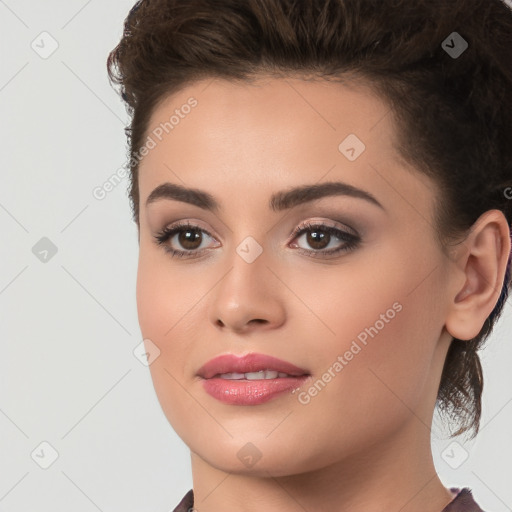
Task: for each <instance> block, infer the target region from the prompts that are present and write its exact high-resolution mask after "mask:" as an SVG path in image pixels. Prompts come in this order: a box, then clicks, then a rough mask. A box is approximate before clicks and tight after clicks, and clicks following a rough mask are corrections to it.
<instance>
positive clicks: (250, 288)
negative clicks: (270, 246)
mask: <svg viewBox="0 0 512 512" xmlns="http://www.w3.org/2000/svg"><path fill="white" fill-rule="evenodd" d="M230 262H232V266H231V268H230V270H229V271H228V272H227V273H226V274H225V276H224V277H223V278H222V279H221V281H220V282H219V283H218V284H217V286H216V287H215V288H214V289H213V290H212V293H211V297H210V304H209V309H208V311H209V312H208V314H209V321H210V322H212V324H213V325H214V326H215V328H217V329H221V330H227V331H233V332H237V333H245V332H249V331H252V330H254V329H264V330H267V329H275V328H277V327H279V326H281V325H282V324H283V323H284V322H285V320H286V310H285V305H284V297H283V295H284V293H285V292H284V289H283V288H284V287H283V285H282V284H281V283H280V281H279V279H277V277H276V276H275V271H274V272H273V271H271V270H270V268H269V267H268V266H267V261H266V258H265V257H264V256H263V254H262V255H260V256H259V257H258V258H256V259H255V260H254V261H252V262H251V263H248V262H247V261H246V260H244V259H243V258H242V257H240V256H239V255H238V254H235V255H234V257H233V258H232V259H231V260H230Z"/></svg>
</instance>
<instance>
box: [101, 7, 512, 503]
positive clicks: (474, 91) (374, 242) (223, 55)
mask: <svg viewBox="0 0 512 512" xmlns="http://www.w3.org/2000/svg"><path fill="white" fill-rule="evenodd" d="M511 47H512V12H511V10H510V9H509V8H508V7H507V6H506V4H505V3H503V2H502V1H501V0H479V1H478V0H458V1H457V2H432V1H431V0H429V1H422V0H406V1H405V0H404V1H400V0H389V1H369V0H368V1H361V0H301V1H297V0H295V1H294V0H247V1H243V2H242V1H240V0H187V1H185V0H143V1H140V2H137V3H136V4H135V6H134V7H133V9H132V10H131V12H130V13H129V15H128V17H127V19H126V21H125V28H124V34H123V37H122V39H121V41H120V43H119V45H118V46H117V47H116V48H115V49H114V50H113V51H112V52H111V54H110V55H109V59H108V69H109V76H110V78H111V80H112V81H114V82H115V83H117V84H119V85H121V93H122V97H123V99H124V101H125V102H126V105H127V107H128V111H129V113H130V114H131V115H132V122H131V126H130V127H129V129H128V130H127V134H128V136H129V142H130V171H131V188H130V198H131V203H132V208H133V215H134V221H135V222H136V223H137V226H138V230H139V245H140V255H139V267H138V279H137V305H138V316H139V323H140V327H141V332H142V334H143V337H144V338H145V346H146V349H147V355H148V361H149V363H150V371H151V375H152V379H153V383H154V387H155V390H156V393H157V396H158V399H159V401H160V404H161V406H162V409H163V411H164V413H165V415H166V417H167V419H168V420H169V422H170V424H171V425H172V426H173V428H174V429H175V430H176V432H177V433H178V435H179V436H180V437H181V438H182V439H183V441H184V442H185V443H186V444H187V446H188V447H189V448H190V452H191V463H192V476H193V490H190V491H189V492H188V493H187V494H186V495H185V497H184V498H183V500H182V502H181V503H180V504H179V505H178V507H177V508H175V511H178V512H179V511H185V510H189V509H192V507H193V508H194V509H195V510H199V511H200V512H211V511H219V510H223V511H234V510H237V511H239V510H244V511H252V510H267V511H273V510H276V511H277V510H279V511H290V512H291V511H298V510H311V511H312V510H336V511H350V512H359V511H363V510H364V511H367V510H376V511H377V510H386V511H389V510H397V511H398V510H400V511H401V512H416V511H418V512H419V511H422V512H441V511H444V512H448V511H449V512H454V511H462V510H464V511H466V512H468V511H481V510H482V509H481V508H480V507H479V506H478V504H477V503H476V501H475V500H474V498H473V496H472V494H471V489H469V488H467V487H464V488H458V487H457V488H456V487H452V488H446V487H444V485H443V484H442V482H441V481H440V479H439V477H438V475H437V474H436V470H435V468H434V464H433V460H432V453H431V445H430V433H431V426H432V417H433V413H434V409H435V407H436V405H437V406H438V408H439V410H440V412H443V413H445V417H446V418H447V419H448V420H450V419H455V420H456V421H457V422H458V429H457V430H456V431H455V432H454V433H453V435H452V437H453V436H456V435H459V434H462V433H464V432H466V433H469V432H471V431H473V437H474V436H475V435H476V433H477V432H478V428H479V420H480V414H481V395H482V389H483V382H482V369H481V365H480V361H479V356H478V353H477V351H478V350H479V349H480V348H481V347H482V344H483V343H484V341H485V340H486V338H487V337H488V335H489V334H490V332H491V330H492V328H493V326H494V324H495V322H496V320H497V319H498V317H499V315H500V313H501V311H502V307H503V305H504V303H505V300H506V298H507V293H508V288H509V285H510V273H509V265H510V247H511V243H510V228H509V226H510V223H511V221H512V206H511V205H512V203H511V201H510V197H512V194H511V192H512V188H511V186H512V130H511V127H512V54H511ZM458 446H459V447H460V448H461V449H463V447H462V445H460V444H458Z"/></svg>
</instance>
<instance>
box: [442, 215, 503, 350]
mask: <svg viewBox="0 0 512 512" xmlns="http://www.w3.org/2000/svg"><path fill="white" fill-rule="evenodd" d="M510 246H511V242H510V228H509V225H508V222H507V219H506V217H505V216H504V215H503V212H501V211H500V210H488V211H487V212H485V213H483V214H482V215H481V216H480V217H479V218H478V219H477V221H476V222H475V223H474V224H473V226H472V228H471V231H470V234H469V235H468V237H467V238H466V239H465V240H464V241H463V242H462V243H461V246H460V247H459V248H458V252H459V255H458V256H457V262H456V266H457V271H456V272H454V274H453V276H454V277H453V282H454V286H453V299H450V304H449V310H448V315H447V318H446V323H445V325H446V329H447V330H448V332H449V333H450V334H451V335H452V336H453V337H454V338H458V339H460V340H470V339H472V338H474V337H475V336H477V335H478V333H479V332H480V330H481V329H482V326H483V325H484V322H485V320H486V319H487V317H488V316H489V315H490V314H491V312H492V310H493V309H494V306H495V305H496V303H497V302H498V299H499V297H500V294H501V289H502V286H503V281H504V278H505V272H506V269H507V262H508V257H509V254H510ZM461 281H462V282H463V285H462V286H461Z"/></svg>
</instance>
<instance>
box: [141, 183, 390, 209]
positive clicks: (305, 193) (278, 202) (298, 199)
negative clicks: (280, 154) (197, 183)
mask: <svg viewBox="0 0 512 512" xmlns="http://www.w3.org/2000/svg"><path fill="white" fill-rule="evenodd" d="M326 196H348V197H355V198H358V199H364V200H365V201H368V202H369V203H371V204H374V205H376V206H378V207H379V208H382V209H383V210H385V208H384V207H383V206H382V204H381V203H380V202H379V201H377V199H376V198H375V197H374V196H373V195H372V194H370V193H369V192H367V191H365V190H362V189H360V188H357V187H354V186H353V185H349V184H348V183H343V182H341V181H329V182H325V183H319V184H315V185H302V186H300V187H295V188H291V189H288V190H282V191H279V192H276V193H274V194H272V196H271V197H270V201H269V208H270V209H271V210H272V211H274V212H280V211H282V210H288V209H290V208H294V207H295V206H299V205H301V204H304V203H307V202H310V201H314V200H316V199H320V198H322V197H326ZM159 199H172V200H175V201H181V202H184V203H189V204H192V205H194V206H198V207H199V208H202V209H204V210H209V211H215V212H218V210H220V209H221V207H220V204H219V203H218V202H217V200H216V199H215V198H214V197H213V196H212V195H211V194H209V193H208V192H205V191H203V190H199V189H197V188H186V187H183V186H182V185H178V184H176V183H162V184H161V185H158V187H156V188H155V189H154V190H153V191H152V192H151V193H150V194H149V196H148V198H147V200H146V207H147V206H148V205H149V204H151V203H154V202H155V201H157V200H159Z"/></svg>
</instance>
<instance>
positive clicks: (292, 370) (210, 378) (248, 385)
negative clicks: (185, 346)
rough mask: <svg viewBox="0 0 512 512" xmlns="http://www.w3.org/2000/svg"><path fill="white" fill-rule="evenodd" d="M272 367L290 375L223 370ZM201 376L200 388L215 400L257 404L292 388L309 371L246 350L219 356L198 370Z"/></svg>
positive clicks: (308, 375) (305, 378)
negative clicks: (245, 376) (233, 376)
mask: <svg viewBox="0 0 512 512" xmlns="http://www.w3.org/2000/svg"><path fill="white" fill-rule="evenodd" d="M261 370H273V371H277V372H282V373H286V374H288V375H290V377H277V378H274V379H255V380H248V379H224V378H221V377H220V374H223V373H249V372H258V371H261ZM197 373H198V375H199V376H201V377H202V378H203V380H202V384H203V389H204V390H205V391H206V392H207V393H208V394H209V395H211V396H213V397H214V398H216V399H217V400H219V401H221V402H223V403H226V404H229V405H259V404H262V403H264V402H267V401H269V400H271V399H272V398H274V397H275V396H277V395H280V394H281V393H284V392H285V391H288V392H293V390H294V389H297V388H298V387H300V386H301V385H302V384H303V383H304V382H305V381H306V380H308V379H309V378H311V375H310V374H309V373H308V372H307V371H306V370H304V369H302V368H299V367H297V366H295V365H293V364H291V363H289V362H287V361H283V360H281V359H277V358H275V357H271V356H266V355H264V354H255V353H251V354H247V355H245V356H242V357H237V356H235V355H233V354H224V355H221V356H218V357H216V358H214V359H212V360H210V361H208V362H207V363H206V364H205V365H203V366H202V367H201V368H200V369H199V371H198V372H197Z"/></svg>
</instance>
